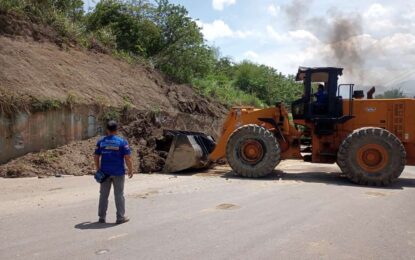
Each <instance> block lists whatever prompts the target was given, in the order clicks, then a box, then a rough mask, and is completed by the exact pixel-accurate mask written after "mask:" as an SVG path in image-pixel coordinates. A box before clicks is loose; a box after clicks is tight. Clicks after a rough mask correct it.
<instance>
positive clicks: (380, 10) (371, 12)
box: [364, 3, 389, 18]
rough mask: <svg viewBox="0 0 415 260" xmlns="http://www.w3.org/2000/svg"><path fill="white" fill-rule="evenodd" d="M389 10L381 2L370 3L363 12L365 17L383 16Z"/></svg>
mask: <svg viewBox="0 0 415 260" xmlns="http://www.w3.org/2000/svg"><path fill="white" fill-rule="evenodd" d="M388 12H389V11H388V10H387V9H386V8H385V7H384V6H383V5H381V4H379V3H375V4H372V5H371V6H370V7H369V9H368V10H367V11H366V12H365V13H364V16H365V17H367V18H378V17H384V16H385V15H386V14H387V13H388Z"/></svg>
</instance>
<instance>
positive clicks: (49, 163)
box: [0, 138, 97, 178]
mask: <svg viewBox="0 0 415 260" xmlns="http://www.w3.org/2000/svg"><path fill="white" fill-rule="evenodd" d="M96 141H97V138H93V139H90V140H85V141H79V142H73V143H71V144H68V145H65V146H62V147H59V148H57V149H53V150H48V151H42V152H40V153H30V154H27V155H25V156H22V157H20V158H17V159H16V160H13V161H10V162H9V163H7V164H4V165H0V176H1V177H7V178H15V177H36V176H39V177H42V176H61V175H75V176H82V175H86V174H92V173H94V163H93V149H94V147H95V144H96Z"/></svg>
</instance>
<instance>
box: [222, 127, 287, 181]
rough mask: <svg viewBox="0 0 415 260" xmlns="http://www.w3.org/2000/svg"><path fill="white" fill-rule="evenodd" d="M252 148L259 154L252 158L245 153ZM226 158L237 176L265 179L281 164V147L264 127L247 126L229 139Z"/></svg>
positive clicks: (239, 129)
mask: <svg viewBox="0 0 415 260" xmlns="http://www.w3.org/2000/svg"><path fill="white" fill-rule="evenodd" d="M251 147H253V148H254V150H255V151H257V153H255V154H254V155H252V156H251V157H250V154H249V153H247V152H244V151H246V150H247V149H249V148H251ZM258 150H259V152H258ZM247 154H248V155H247ZM226 158H227V160H228V163H229V165H230V166H231V168H232V169H233V170H234V172H235V173H236V174H238V175H241V176H243V177H248V178H259V177H264V176H267V175H268V174H270V173H271V172H272V171H273V170H274V169H275V167H276V166H277V165H278V163H279V162H280V147H279V145H278V141H277V139H276V138H275V136H274V135H273V134H272V133H271V132H270V131H268V130H267V129H265V128H264V127H261V126H259V125H254V124H250V125H245V126H242V127H240V128H238V129H236V130H235V131H234V132H233V133H232V135H231V136H230V137H229V140H228V143H227V145H226Z"/></svg>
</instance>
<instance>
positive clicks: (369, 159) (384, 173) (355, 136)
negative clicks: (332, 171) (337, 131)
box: [337, 127, 406, 186]
mask: <svg viewBox="0 0 415 260" xmlns="http://www.w3.org/2000/svg"><path fill="white" fill-rule="evenodd" d="M337 164H338V165H339V167H340V169H341V170H342V172H343V173H344V174H345V175H346V176H347V177H348V178H349V179H350V180H351V181H352V182H354V183H357V184H361V185H371V186H375V185H376V186H382V185H385V186H386V185H389V184H391V183H392V182H393V181H394V180H395V179H397V178H398V177H399V176H400V175H401V173H402V171H403V169H404V167H405V164H406V151H405V147H404V146H403V144H402V142H401V141H400V140H399V139H398V138H397V137H396V136H395V135H394V134H392V133H390V132H389V131H387V130H385V129H382V128H376V127H367V128H360V129H357V130H355V131H354V132H353V133H351V134H350V135H349V136H348V137H347V138H346V139H345V140H344V141H343V143H342V145H341V146H340V149H339V151H338V153H337Z"/></svg>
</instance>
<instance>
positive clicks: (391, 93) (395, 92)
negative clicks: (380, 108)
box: [376, 88, 406, 99]
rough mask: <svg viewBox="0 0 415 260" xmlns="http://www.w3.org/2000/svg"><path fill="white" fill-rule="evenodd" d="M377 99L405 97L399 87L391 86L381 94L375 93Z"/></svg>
mask: <svg viewBox="0 0 415 260" xmlns="http://www.w3.org/2000/svg"><path fill="white" fill-rule="evenodd" d="M376 98H377V99H394V98H406V96H405V94H404V93H403V91H402V90H401V89H400V88H393V89H390V90H386V91H385V92H384V93H383V94H380V95H376Z"/></svg>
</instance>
